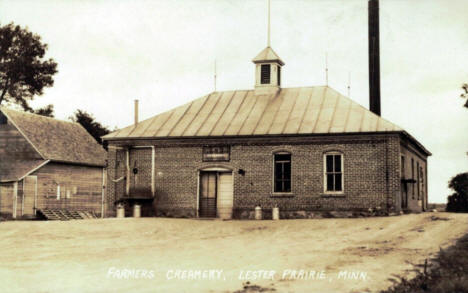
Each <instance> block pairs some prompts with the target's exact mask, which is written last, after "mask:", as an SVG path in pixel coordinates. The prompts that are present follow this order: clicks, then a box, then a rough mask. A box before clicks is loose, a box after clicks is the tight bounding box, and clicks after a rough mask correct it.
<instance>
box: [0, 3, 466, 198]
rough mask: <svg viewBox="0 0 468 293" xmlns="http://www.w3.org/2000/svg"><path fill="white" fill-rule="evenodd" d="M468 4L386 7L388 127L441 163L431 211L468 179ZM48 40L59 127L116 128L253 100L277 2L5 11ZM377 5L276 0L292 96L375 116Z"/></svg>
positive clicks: (3, 20)
mask: <svg viewBox="0 0 468 293" xmlns="http://www.w3.org/2000/svg"><path fill="white" fill-rule="evenodd" d="M466 11H468V1H466V0H452V1H445V0H412V1H406V0H381V1H380V48H381V50H380V53H381V60H380V62H381V92H382V93H381V99H382V102H381V103H382V117H384V118H385V119H387V120H389V121H391V122H393V123H395V124H397V125H399V126H400V127H402V128H404V129H405V130H407V131H408V132H409V133H410V134H411V135H412V136H414V137H415V138H416V139H417V140H418V141H419V142H421V143H422V144H423V145H424V146H425V147H426V148H427V149H429V150H430V151H431V152H432V153H433V156H431V157H430V158H429V160H428V168H429V172H428V182H429V185H428V188H429V201H430V202H445V201H446V197H447V195H449V194H450V193H451V191H450V190H449V189H448V188H447V183H448V181H449V180H450V178H451V177H453V176H454V175H456V174H458V173H460V172H466V171H468V153H467V152H468V110H467V109H466V108H463V107H462V105H463V100H462V99H461V98H459V96H460V94H461V93H462V90H461V85H462V83H464V82H468V33H467V28H468V18H467V17H466ZM10 22H14V23H15V24H19V25H21V26H23V27H28V29H29V30H30V31H32V32H34V33H37V34H39V35H40V36H41V37H42V41H43V42H44V43H47V44H48V52H47V57H50V58H53V59H55V60H56V61H57V63H58V71H59V72H58V73H57V74H56V75H55V76H54V79H55V83H54V86H53V87H51V88H47V89H46V90H45V91H44V94H43V95H42V96H40V97H37V98H36V99H35V101H34V102H33V103H32V105H33V106H34V107H40V106H44V105H47V104H53V105H54V107H55V115H56V118H59V119H68V117H70V116H71V115H72V114H73V112H74V111H76V110H77V109H82V110H85V111H87V112H89V113H91V114H93V115H94V116H95V117H96V119H97V120H98V121H99V122H101V123H102V124H104V125H106V126H108V127H110V128H111V129H116V128H121V127H125V126H128V125H130V124H131V123H132V122H133V101H134V100H135V99H139V101H140V119H141V120H143V119H146V118H149V117H152V116H154V115H156V114H159V113H161V112H164V111H166V110H169V109H171V108H173V107H176V106H179V105H182V104H184V103H187V102H189V101H191V100H193V99H195V98H198V97H201V96H203V95H206V94H207V93H210V92H212V91H213V90H214V77H213V76H214V63H215V60H216V64H217V66H216V67H217V80H216V84H217V90H218V91H222V90H233V89H252V88H253V86H254V64H253V63H252V62H251V60H252V59H253V58H254V57H255V56H256V55H257V54H258V53H259V52H260V51H261V50H262V49H264V48H265V47H266V42H267V0H236V1H233V0H177V1H176V0H153V1H144V0H112V1H110V0H109V1H105V0H89V1H86V0H81V1H78V0H67V1H63V0H30V1H26V0H12V1H10V0H0V25H5V24H7V23H10ZM367 33H368V31H367V1H366V0H288V1H286V0H271V46H272V48H273V49H274V50H275V51H276V52H277V53H278V55H279V56H280V57H281V58H282V59H283V61H284V62H285V63H286V65H285V66H284V67H283V73H282V79H283V80H282V83H283V87H299V86H316V85H325V83H326V78H325V63H326V62H325V59H326V58H325V56H326V55H328V68H329V83H328V84H329V86H330V87H332V88H334V89H336V90H338V91H339V92H341V93H343V94H345V95H347V86H348V83H349V84H350V87H351V90H350V97H351V98H352V99H353V100H355V101H356V102H358V103H360V104H361V105H363V106H365V107H368V105H369V102H368V100H369V93H368V91H369V89H368V88H369V83H368V43H367Z"/></svg>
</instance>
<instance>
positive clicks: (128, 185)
mask: <svg viewBox="0 0 468 293" xmlns="http://www.w3.org/2000/svg"><path fill="white" fill-rule="evenodd" d="M126 156H127V158H126V161H127V162H126V165H127V180H126V182H125V183H126V186H125V195H126V196H127V197H128V196H129V195H130V147H128V148H127V149H126Z"/></svg>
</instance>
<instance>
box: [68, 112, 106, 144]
mask: <svg viewBox="0 0 468 293" xmlns="http://www.w3.org/2000/svg"><path fill="white" fill-rule="evenodd" d="M70 119H71V120H72V121H74V122H77V123H80V124H81V125H82V126H83V127H84V128H85V129H86V131H88V133H89V134H91V136H92V137H94V139H95V140H96V141H97V142H98V143H100V144H101V143H102V142H101V136H103V135H106V134H108V133H109V132H110V130H109V129H108V128H107V127H105V126H103V125H102V124H101V123H99V122H97V121H96V120H95V118H94V116H93V115H91V114H89V113H87V112H86V111H83V110H79V109H78V110H76V111H75V113H74V114H73V116H72V117H70Z"/></svg>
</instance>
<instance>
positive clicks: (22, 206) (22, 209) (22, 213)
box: [21, 179, 26, 217]
mask: <svg viewBox="0 0 468 293" xmlns="http://www.w3.org/2000/svg"><path fill="white" fill-rule="evenodd" d="M25 180H26V179H23V191H22V192H21V217H22V216H24V185H25Z"/></svg>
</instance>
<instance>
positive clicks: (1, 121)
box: [0, 113, 8, 125]
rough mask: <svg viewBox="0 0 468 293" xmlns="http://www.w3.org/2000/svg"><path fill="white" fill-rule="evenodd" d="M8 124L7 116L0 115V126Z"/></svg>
mask: <svg viewBox="0 0 468 293" xmlns="http://www.w3.org/2000/svg"><path fill="white" fill-rule="evenodd" d="M7 122H8V119H7V118H6V116H5V115H3V113H0V125H1V124H7Z"/></svg>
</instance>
